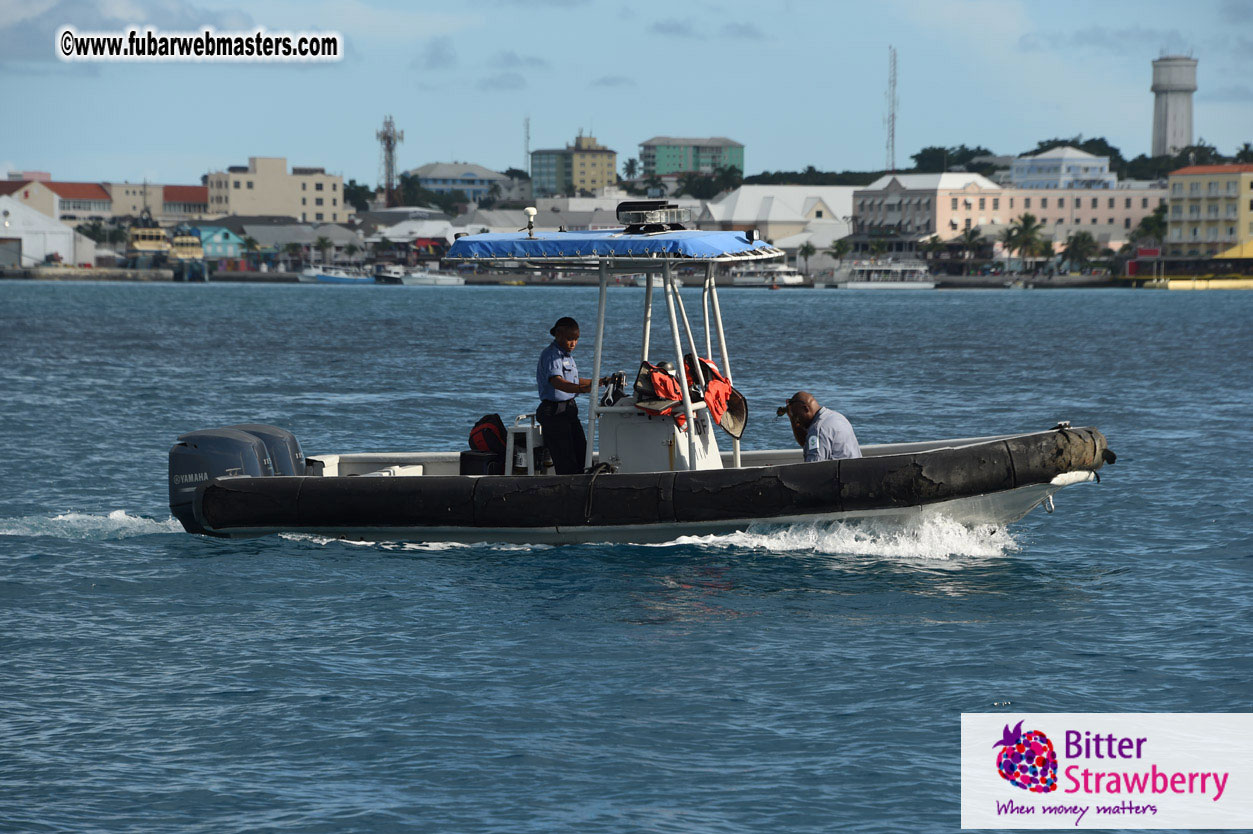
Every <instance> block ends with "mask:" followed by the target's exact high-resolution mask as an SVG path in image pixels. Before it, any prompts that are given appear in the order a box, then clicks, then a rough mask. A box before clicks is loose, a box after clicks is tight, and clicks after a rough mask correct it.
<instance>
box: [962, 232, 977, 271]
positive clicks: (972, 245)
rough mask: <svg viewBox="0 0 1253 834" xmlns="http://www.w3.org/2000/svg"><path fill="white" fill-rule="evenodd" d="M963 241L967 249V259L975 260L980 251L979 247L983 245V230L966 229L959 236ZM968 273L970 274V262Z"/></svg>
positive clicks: (967, 266)
mask: <svg viewBox="0 0 1253 834" xmlns="http://www.w3.org/2000/svg"><path fill="white" fill-rule="evenodd" d="M958 240H959V241H961V246H962V249H964V250H965V251H966V259H967V260H968V261H973V260H974V257H975V255H977V254H978V253H979V247H981V246H982V245H983V232H981V231H979V230H978V229H966V231H964V232H962V233H961V235H960V236H959V237H958ZM966 274H967V275H969V274H970V264H969V263H968V264H966Z"/></svg>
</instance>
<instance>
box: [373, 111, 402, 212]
mask: <svg viewBox="0 0 1253 834" xmlns="http://www.w3.org/2000/svg"><path fill="white" fill-rule="evenodd" d="M374 136H375V138H376V139H378V140H379V147H380V149H381V151H380V154H379V179H380V180H382V184H383V201H384V203H385V204H386V206H387V208H392V207H393V206H398V205H400V195H399V194H398V193H397V191H396V145H397V143H399V142H403V141H405V132H404V131H403V130H396V123H395V122H394V121H392V117H391V116H390V115H388V117H387V118H385V119H383V129H382V130H380V131H378V132H377V133H375V134H374Z"/></svg>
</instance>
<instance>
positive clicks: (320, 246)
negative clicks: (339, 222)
mask: <svg viewBox="0 0 1253 834" xmlns="http://www.w3.org/2000/svg"><path fill="white" fill-rule="evenodd" d="M313 248H315V249H317V250H318V251H319V252H321V253H322V263H326V250H327V249H330V248H331V239H330V238H328V237H325V236H321V237H319V238H318V239H317V240H315V241H314V242H313Z"/></svg>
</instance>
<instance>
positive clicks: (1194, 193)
mask: <svg viewBox="0 0 1253 834" xmlns="http://www.w3.org/2000/svg"><path fill="white" fill-rule="evenodd" d="M1168 204H1169V209H1168V210H1167V212H1166V222H1167V224H1168V225H1167V231H1166V252H1165V254H1166V255H1167V256H1170V257H1189V256H1191V257H1202V258H1208V257H1213V256H1215V255H1218V254H1220V253H1222V252H1226V251H1228V250H1231V249H1235V248H1237V247H1242V246H1243V245H1244V244H1246V243H1248V242H1249V241H1250V240H1253V165H1194V166H1192V167H1189V168H1180V169H1179V170H1178V171H1174V172H1173V173H1171V175H1170V189H1169V203H1168Z"/></svg>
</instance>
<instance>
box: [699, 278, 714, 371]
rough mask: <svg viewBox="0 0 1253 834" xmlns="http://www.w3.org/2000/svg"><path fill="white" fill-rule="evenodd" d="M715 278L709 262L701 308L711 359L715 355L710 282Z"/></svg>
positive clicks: (701, 291)
mask: <svg viewBox="0 0 1253 834" xmlns="http://www.w3.org/2000/svg"><path fill="white" fill-rule="evenodd" d="M713 279H714V265H713V263H712V262H711V263H709V264H708V265H707V266H706V267H705V282H704V284H703V285H702V286H701V289H700V308H701V322H702V323H703V324H704V325H705V358H706V359H710V358H712V357H713V355H714V349H713V342H711V341H710V339H709V284H710V283H711V282H712V281H713Z"/></svg>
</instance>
